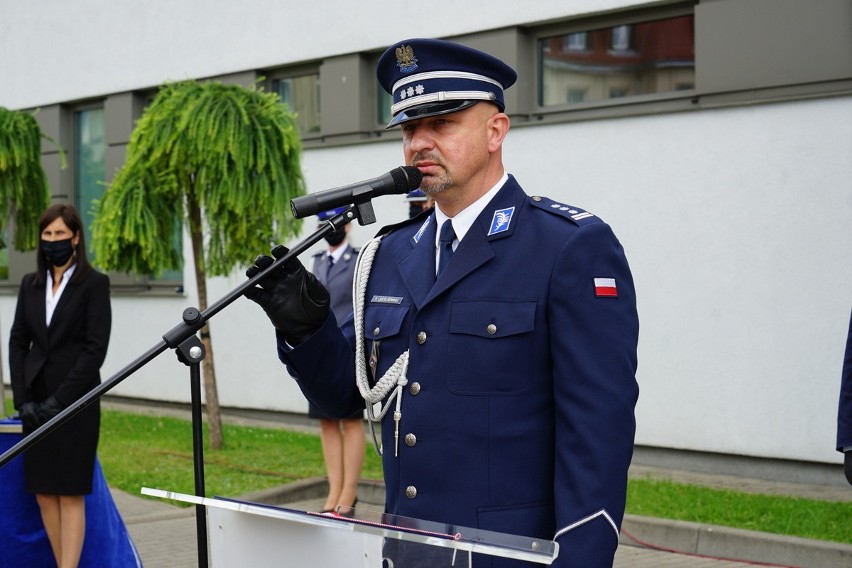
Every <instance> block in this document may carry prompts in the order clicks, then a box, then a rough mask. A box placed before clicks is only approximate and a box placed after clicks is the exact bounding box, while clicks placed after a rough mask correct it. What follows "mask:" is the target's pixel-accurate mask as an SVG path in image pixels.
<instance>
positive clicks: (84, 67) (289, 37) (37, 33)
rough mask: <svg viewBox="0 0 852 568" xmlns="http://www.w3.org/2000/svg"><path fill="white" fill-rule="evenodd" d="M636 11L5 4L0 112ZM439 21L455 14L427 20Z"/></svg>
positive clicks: (603, 1) (132, 1) (573, 2)
mask: <svg viewBox="0 0 852 568" xmlns="http://www.w3.org/2000/svg"><path fill="white" fill-rule="evenodd" d="M642 3H643V2H641V1H640V0H558V1H555V0H548V1H547V2H526V3H518V2H517V1H515V0H492V1H491V2H489V3H488V5H487V8H486V9H484V8H483V5H481V4H478V3H475V2H458V1H455V0H433V1H432V2H430V3H429V5H428V8H426V7H424V6H423V5H420V4H416V3H401V2H397V1H394V0H368V1H364V2H357V3H353V2H349V1H346V0H319V1H314V2H302V1H296V0H245V1H244V2H234V1H233V0H177V1H175V0H75V1H74V2H68V1H66V0H39V1H38V2H32V1H30V0H4V1H3V2H0V46H2V47H3V49H0V106H5V107H7V108H12V109H16V108H30V107H33V106H38V105H45V104H48V103H54V102H64V101H70V100H77V99H83V98H86V97H88V96H91V95H93V94H96V95H100V94H104V93H116V92H124V91H130V90H134V89H138V88H147V87H150V86H151V85H159V84H160V83H163V82H165V81H176V80H180V79H186V78H199V77H209V76H215V75H222V74H226V73H231V72H239V71H244V70H246V69H262V68H266V67H270V66H278V65H282V64H287V63H290V62H302V61H310V60H311V59H319V58H322V57H325V56H328V55H339V54H341V53H356V52H358V51H363V50H368V49H381V48H384V47H386V46H387V45H390V44H392V43H393V42H395V41H398V40H400V39H403V38H408V37H422V36H424V35H428V36H434V37H442V36H449V35H459V34H464V33H469V32H472V31H477V30H484V29H494V28H500V27H504V26H511V25H514V24H517V23H520V22H535V21H539V20H549V19H553V18H564V17H565V16H569V15H577V14H586V13H590V12H599V11H605V10H610V9H613V8H616V7H623V6H630V5H634V4H642ZM425 12H428V13H425ZM440 13H444V14H451V16H450V15H448V16H444V17H433V16H432V15H431V14H440ZM7 78H9V79H10V80H7Z"/></svg>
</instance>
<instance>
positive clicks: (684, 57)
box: [538, 15, 695, 107]
mask: <svg viewBox="0 0 852 568" xmlns="http://www.w3.org/2000/svg"><path fill="white" fill-rule="evenodd" d="M580 38H582V41H581V39H580ZM538 44H539V45H538V62H539V85H538V102H539V105H541V106H543V107H551V106H561V105H570V104H576V103H578V102H590V101H603V100H608V99H613V98H619V99H621V98H628V97H631V96H636V95H648V94H658V93H668V92H673V91H678V90H687V89H692V88H694V85H695V34H694V27H693V16H692V15H685V16H677V17H673V18H666V19H661V20H654V21H648V22H640V23H635V24H630V25H617V26H613V27H608V28H601V29H595V30H588V31H584V32H576V31H572V32H570V33H565V34H562V35H556V36H549V37H543V38H541V39H540V40H539V42H538ZM581 44H582V45H583V48H582V49H580V45H581ZM580 93H582V94H583V96H582V97H581V96H578V95H579V94H580Z"/></svg>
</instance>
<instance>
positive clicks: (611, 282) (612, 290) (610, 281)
mask: <svg viewBox="0 0 852 568" xmlns="http://www.w3.org/2000/svg"><path fill="white" fill-rule="evenodd" d="M595 296H597V297H598V298H618V288H617V287H616V286H615V278H595Z"/></svg>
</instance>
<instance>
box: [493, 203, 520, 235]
mask: <svg viewBox="0 0 852 568" xmlns="http://www.w3.org/2000/svg"><path fill="white" fill-rule="evenodd" d="M514 214H515V208H514V207H509V208H508V209H498V210H497V211H495V212H494V216H493V217H491V227H490V228H489V229H488V236H489V237H490V236H491V235H496V234H497V233H502V232H504V231H508V230H509V224H510V223H511V222H512V215H514Z"/></svg>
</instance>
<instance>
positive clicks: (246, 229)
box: [92, 81, 305, 449]
mask: <svg viewBox="0 0 852 568" xmlns="http://www.w3.org/2000/svg"><path fill="white" fill-rule="evenodd" d="M300 160H301V142H300V139H299V134H298V131H297V126H296V122H295V117H294V115H293V114H292V113H290V112H289V110H288V109H287V107H286V106H285V105H284V104H282V103H281V102H280V100H279V98H278V96H277V95H276V94H275V93H267V92H264V91H262V90H260V89H257V88H246V87H241V86H237V85H223V84H221V83H218V82H196V81H182V82H177V83H168V84H166V85H163V86H162V87H161V88H160V90H159V92H158V93H157V95H156V96H155V97H154V100H153V101H152V102H151V104H150V106H149V107H148V108H147V109H146V110H145V112H144V113H143V115H142V117H141V118H140V119H139V121H138V122H137V124H136V127H135V128H134V130H133V132H132V134H131V137H130V141H129V144H128V147H127V157H126V160H125V164H124V166H122V168H121V169H119V171H118V172H117V173H116V176H115V178H114V180H113V181H112V183H110V184H109V185H108V186H107V189H106V191H105V192H104V195H103V197H102V199H101V200H100V201H99V202H98V203H96V205H95V220H94V222H93V226H92V233H93V241H94V247H95V258H96V259H97V263H98V265H99V266H101V267H103V268H105V269H108V270H116V271H122V272H133V273H137V274H154V275H158V274H161V273H162V272H164V271H165V270H170V269H180V268H181V267H182V263H183V255H182V252H181V250H180V248H179V246H178V243H180V242H181V236H182V231H183V229H184V228H186V229H187V230H188V231H189V235H190V242H191V243H192V248H193V251H192V258H193V261H194V266H195V274H196V282H197V285H198V302H199V309H200V310H201V311H204V310H206V309H207V284H206V283H207V277H208V276H224V275H227V274H228V273H230V272H231V271H232V270H233V269H234V268H235V267H237V266H247V265H249V264H251V262H252V261H253V260H254V257H255V256H256V255H257V253H258V251H260V250H266V249H267V248H269V245H270V244H272V243H277V242H281V241H283V240H286V239H288V238H290V237H293V236H296V235H298V233H299V230H300V229H301V220H299V219H295V218H294V217H293V215H292V212H291V210H290V205H289V203H290V200H291V199H293V198H294V197H298V196H300V195H304V194H305V186H304V181H303V178H302V173H301V162H300ZM201 336H202V342H203V343H204V346H205V348H206V350H207V356H206V357H205V359H204V375H205V380H204V386H205V403H206V408H207V415H208V429H209V433H210V446H211V448H213V449H216V448H220V447H222V445H223V441H224V440H223V437H222V430H221V418H220V416H219V403H218V394H217V389H216V378H215V371H214V365H213V349H212V341H211V339H210V327H209V323H208V324H207V326H206V328H205V329H202V334H201Z"/></svg>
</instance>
